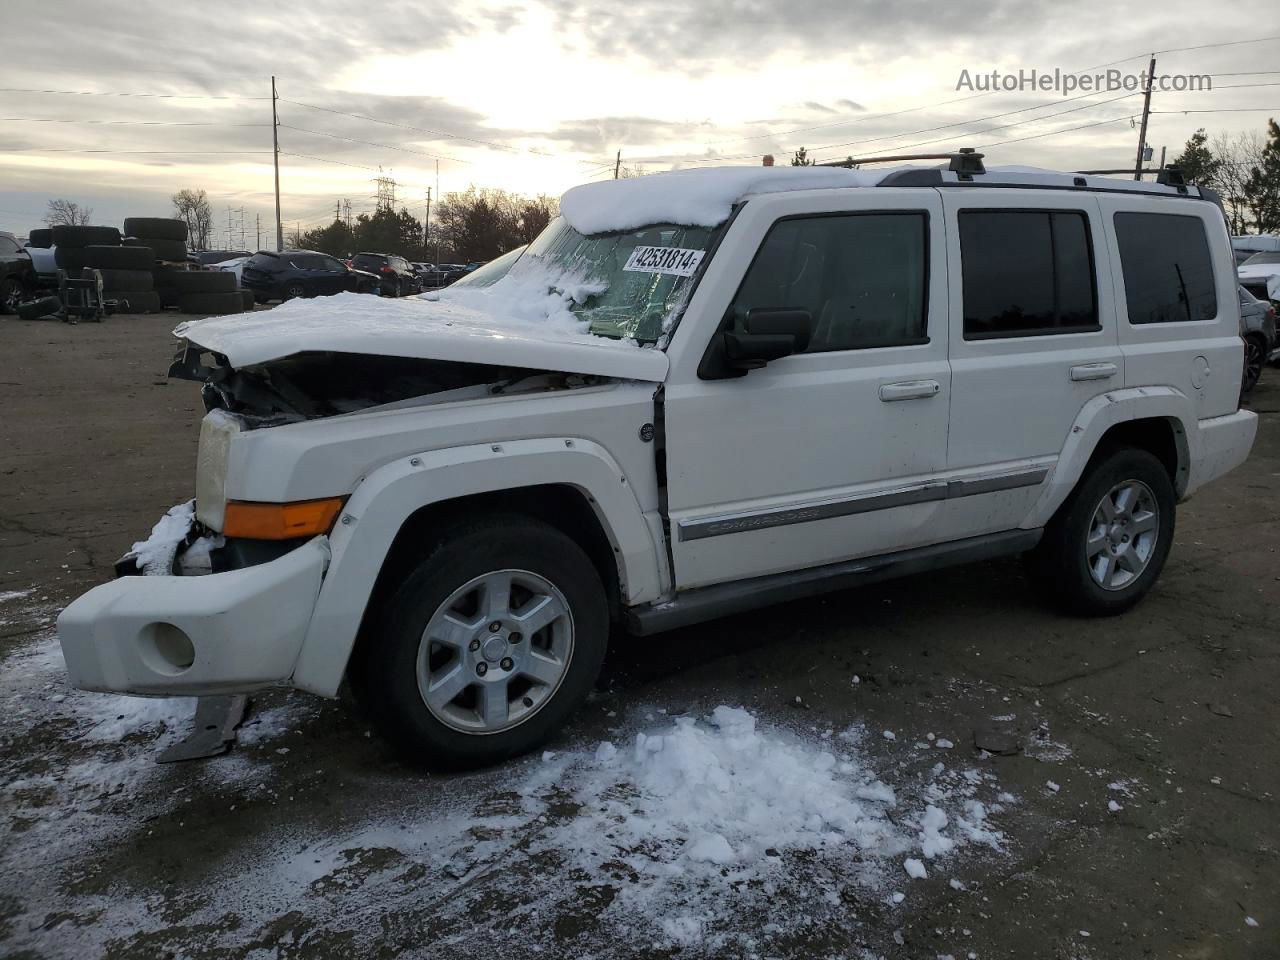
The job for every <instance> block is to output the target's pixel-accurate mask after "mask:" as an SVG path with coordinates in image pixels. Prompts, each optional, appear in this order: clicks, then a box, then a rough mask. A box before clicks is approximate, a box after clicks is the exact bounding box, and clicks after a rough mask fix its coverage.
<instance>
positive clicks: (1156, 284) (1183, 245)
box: [1115, 213, 1218, 323]
mask: <svg viewBox="0 0 1280 960" xmlns="http://www.w3.org/2000/svg"><path fill="white" fill-rule="evenodd" d="M1115 225H1116V240H1117V241H1118V242H1119V244H1120V267H1121V269H1122V270H1123V271H1124V295H1125V301H1126V304H1127V306H1128V308H1129V322H1130V323H1177V322H1180V321H1187V320H1212V319H1213V318H1214V317H1216V316H1217V315H1218V291H1217V287H1215V286H1214V282H1213V259H1212V258H1211V257H1210V255H1209V240H1208V238H1207V237H1206V236H1205V232H1204V221H1202V220H1201V219H1200V218H1199V217H1188V216H1184V215H1181V214H1172V213H1117V214H1116V215H1115Z"/></svg>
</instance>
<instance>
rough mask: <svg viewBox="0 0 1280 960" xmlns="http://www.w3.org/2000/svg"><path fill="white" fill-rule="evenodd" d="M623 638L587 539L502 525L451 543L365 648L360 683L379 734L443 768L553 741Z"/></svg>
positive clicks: (436, 551)
mask: <svg viewBox="0 0 1280 960" xmlns="http://www.w3.org/2000/svg"><path fill="white" fill-rule="evenodd" d="M608 633H609V615H608V604H607V602H606V599H605V591H604V587H603V585H602V583H601V581H600V577H599V574H597V572H596V569H595V567H594V566H593V565H592V563H591V560H590V559H589V558H588V557H587V555H586V554H585V553H584V552H583V550H582V548H581V547H579V546H578V545H577V544H576V543H575V542H574V541H572V540H571V539H569V538H568V537H566V536H565V535H564V534H563V533H561V532H560V531H558V530H556V529H555V528H554V527H551V526H549V525H547V524H544V523H541V522H538V521H535V520H532V519H528V518H524V517H518V516H505V517H494V518H490V519H487V520H484V521H477V522H474V523H471V524H469V525H467V526H464V527H458V528H455V530H454V531H453V532H452V533H451V534H447V535H445V536H443V537H442V538H441V539H440V540H439V541H438V542H437V543H436V544H435V545H434V547H432V548H431V549H430V550H429V552H428V553H427V555H426V556H425V557H424V558H423V559H422V560H421V561H420V562H419V563H418V564H417V566H416V567H414V568H413V569H412V571H411V572H410V573H409V574H408V576H407V577H406V578H405V580H404V582H403V583H402V584H401V586H400V587H399V589H397V590H396V591H395V593H394V594H393V595H392V596H391V598H390V600H389V601H388V602H387V603H386V604H385V605H384V606H383V608H382V614H381V616H380V617H379V618H378V620H377V622H376V623H374V624H373V625H372V629H370V630H369V631H368V633H367V634H366V636H365V637H364V638H363V641H362V650H361V656H360V658H359V662H358V663H356V664H355V665H354V667H355V669H354V671H353V680H354V686H355V689H356V692H357V696H358V698H359V699H360V700H361V701H362V703H363V704H364V706H365V708H366V709H367V711H368V713H369V715H370V719H371V720H372V721H373V723H374V725H375V726H376V727H377V728H378V730H379V732H380V733H381V734H382V735H383V736H384V737H385V738H386V739H388V740H390V741H391V742H392V743H393V744H395V745H396V746H397V747H398V748H399V749H400V750H401V752H403V753H404V754H405V755H406V756H407V757H408V758H410V759H411V760H413V761H415V762H418V763H421V764H423V765H425V766H429V767H436V768H453V769H458V768H468V767H478V766H484V765H486V764H491V763H496V762H498V761H501V760H505V759H507V758H509V757H513V756H516V755H518V754H521V753H525V752H526V751H529V750H532V749H533V748H534V747H536V746H538V745H539V744H541V743H543V742H544V741H546V740H547V739H548V738H549V737H551V736H552V735H553V734H554V733H555V732H556V731H557V730H558V729H559V728H560V727H561V726H562V725H563V724H564V722H565V721H566V720H567V719H568V718H569V716H570V715H571V714H572V713H573V711H574V710H575V709H577V707H578V706H579V705H580V704H581V703H582V701H583V700H584V699H585V698H586V696H587V694H588V693H589V692H590V690H591V686H592V684H593V683H594V682H595V679H596V676H597V675H598V673H599V671H600V666H601V664H602V662H603V660H604V653H605V647H606V644H607V640H608Z"/></svg>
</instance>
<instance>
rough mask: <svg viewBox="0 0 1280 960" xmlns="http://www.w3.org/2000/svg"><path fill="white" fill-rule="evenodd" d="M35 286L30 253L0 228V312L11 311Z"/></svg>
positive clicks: (34, 274)
mask: <svg viewBox="0 0 1280 960" xmlns="http://www.w3.org/2000/svg"><path fill="white" fill-rule="evenodd" d="M35 288H36V268H35V267H34V266H33V265H32V263H31V254H30V253H28V252H27V251H26V250H24V249H23V247H22V244H20V243H18V238H17V237H15V236H14V235H13V234H12V233H6V232H5V231H2V230H0V313H13V312H14V311H15V310H17V309H18V304H19V303H21V302H22V301H23V300H25V299H26V298H27V297H28V296H30V295H31V293H32V292H33V291H34V290H35Z"/></svg>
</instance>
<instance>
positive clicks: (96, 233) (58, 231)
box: [49, 225, 120, 249]
mask: <svg viewBox="0 0 1280 960" xmlns="http://www.w3.org/2000/svg"><path fill="white" fill-rule="evenodd" d="M49 237H50V239H51V240H52V241H53V245H54V246H55V247H76V248H77V249H78V248H80V247H118V246H120V231H119V230H117V229H116V228H115V227H70V226H66V225H64V226H60V227H53V228H52V229H51V230H50V232H49Z"/></svg>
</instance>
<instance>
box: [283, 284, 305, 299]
mask: <svg viewBox="0 0 1280 960" xmlns="http://www.w3.org/2000/svg"><path fill="white" fill-rule="evenodd" d="M306 295H307V288H306V287H305V286H304V285H303V284H301V283H291V284H289V285H288V286H287V287H285V288H284V298H285V299H286V300H295V299H297V298H298V297H305V296H306Z"/></svg>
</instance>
